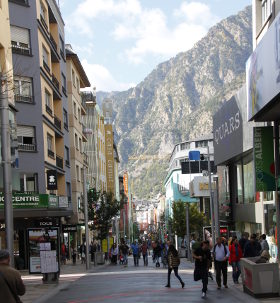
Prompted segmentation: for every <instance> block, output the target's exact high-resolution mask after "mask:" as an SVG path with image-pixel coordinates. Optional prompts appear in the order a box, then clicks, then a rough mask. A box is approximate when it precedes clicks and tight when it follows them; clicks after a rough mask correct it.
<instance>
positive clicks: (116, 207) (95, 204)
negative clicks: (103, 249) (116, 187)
mask: <svg viewBox="0 0 280 303" xmlns="http://www.w3.org/2000/svg"><path fill="white" fill-rule="evenodd" d="M120 208H121V204H120V202H119V201H117V200H116V199H115V198H114V196H113V194H112V193H107V192H102V193H101V192H97V191H96V190H95V189H91V190H90V191H89V192H88V216H89V220H90V221H93V225H91V229H95V230H97V231H98V239H99V240H101V241H102V240H103V239H106V238H107V236H108V233H109V229H110V228H111V227H112V222H113V218H114V217H115V216H117V215H118V214H119V211H120Z"/></svg>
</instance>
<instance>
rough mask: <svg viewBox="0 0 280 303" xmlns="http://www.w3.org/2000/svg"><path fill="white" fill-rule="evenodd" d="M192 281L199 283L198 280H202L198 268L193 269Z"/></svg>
mask: <svg viewBox="0 0 280 303" xmlns="http://www.w3.org/2000/svg"><path fill="white" fill-rule="evenodd" d="M193 279H194V281H199V280H201V279H202V276H201V271H200V270H199V268H195V269H194V272H193Z"/></svg>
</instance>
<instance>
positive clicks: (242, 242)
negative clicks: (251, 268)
mask: <svg viewBox="0 0 280 303" xmlns="http://www.w3.org/2000/svg"><path fill="white" fill-rule="evenodd" d="M248 239H249V234H248V233H247V232H244V233H243V234H242V238H241V239H240V240H239V245H240V247H241V250H242V253H243V255H244V248H245V246H246V244H247V243H248V242H249V240H248Z"/></svg>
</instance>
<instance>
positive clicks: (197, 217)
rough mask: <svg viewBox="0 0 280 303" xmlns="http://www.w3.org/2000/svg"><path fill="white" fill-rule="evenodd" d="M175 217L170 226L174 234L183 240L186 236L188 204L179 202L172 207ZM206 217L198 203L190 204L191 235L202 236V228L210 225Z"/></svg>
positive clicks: (171, 219) (175, 202)
mask: <svg viewBox="0 0 280 303" xmlns="http://www.w3.org/2000/svg"><path fill="white" fill-rule="evenodd" d="M172 211H173V216H172V218H170V224H171V228H172V231H173V233H175V234H176V235H177V236H179V237H181V238H183V237H184V236H185V234H186V203H185V202H183V201H181V200H179V201H174V202H173V205H172ZM208 223H209V222H208V220H207V218H206V216H205V215H204V214H203V213H201V212H200V211H199V209H198V208H197V204H196V203H189V226H190V233H197V234H199V235H200V236H201V235H202V227H203V226H205V225H208Z"/></svg>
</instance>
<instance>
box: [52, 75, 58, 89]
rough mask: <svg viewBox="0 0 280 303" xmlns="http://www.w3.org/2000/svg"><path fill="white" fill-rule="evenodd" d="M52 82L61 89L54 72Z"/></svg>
mask: <svg viewBox="0 0 280 303" xmlns="http://www.w3.org/2000/svg"><path fill="white" fill-rule="evenodd" d="M52 83H53V85H54V86H55V87H56V88H57V90H59V82H58V80H57V78H56V77H55V75H54V74H52Z"/></svg>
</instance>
